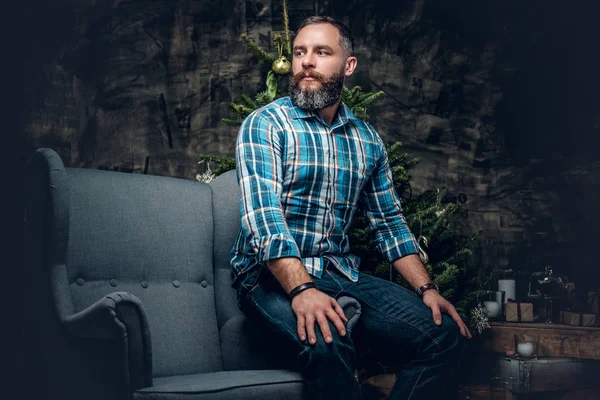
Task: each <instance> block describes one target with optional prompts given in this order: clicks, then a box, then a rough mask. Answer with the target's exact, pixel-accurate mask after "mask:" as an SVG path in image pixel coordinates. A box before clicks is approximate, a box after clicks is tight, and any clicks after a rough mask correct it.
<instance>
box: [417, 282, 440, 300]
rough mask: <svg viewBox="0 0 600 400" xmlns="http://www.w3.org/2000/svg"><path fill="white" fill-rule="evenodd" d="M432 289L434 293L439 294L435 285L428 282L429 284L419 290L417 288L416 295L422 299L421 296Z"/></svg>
mask: <svg viewBox="0 0 600 400" xmlns="http://www.w3.org/2000/svg"><path fill="white" fill-rule="evenodd" d="M432 289H435V290H436V291H438V292H439V290H438V286H437V285H436V284H435V283H433V282H429V283H426V284H424V285H423V286H421V287H420V288H417V294H418V295H419V297H423V294H424V293H425V292H426V291H428V290H432Z"/></svg>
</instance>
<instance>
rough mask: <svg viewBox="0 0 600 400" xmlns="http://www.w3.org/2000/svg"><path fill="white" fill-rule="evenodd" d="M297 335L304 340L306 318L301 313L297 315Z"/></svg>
mask: <svg viewBox="0 0 600 400" xmlns="http://www.w3.org/2000/svg"><path fill="white" fill-rule="evenodd" d="M296 317H297V328H298V337H299V338H300V340H302V341H303V342H304V341H305V340H306V319H305V318H304V316H302V315H297V316H296Z"/></svg>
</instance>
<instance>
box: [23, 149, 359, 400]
mask: <svg viewBox="0 0 600 400" xmlns="http://www.w3.org/2000/svg"><path fill="white" fill-rule="evenodd" d="M238 193H239V189H238V187H237V183H236V180H235V173H234V172H233V171H230V172H228V173H226V174H223V175H222V176H220V177H219V178H217V179H216V180H215V181H213V182H211V184H203V183H197V182H194V181H188V180H182V179H175V178H168V177H158V176H147V175H141V174H126V173H120V172H109V171H100V170H90V169H77V168H67V169H65V168H64V166H63V163H62V161H61V160H60V158H59V156H58V155H57V154H56V153H55V152H54V151H53V150H50V149H40V150H38V151H37V152H36V153H35V154H34V155H33V156H32V157H31V159H30V160H29V161H28V163H27V167H26V200H27V207H26V241H27V248H28V252H27V261H28V262H27V272H28V274H31V278H32V279H31V281H32V282H35V284H34V286H33V287H32V288H30V290H34V291H35V293H36V296H35V298H36V299H39V300H38V301H36V302H35V307H34V308H33V309H32V310H30V311H29V312H30V314H29V316H30V318H29V319H28V320H29V324H30V325H29V329H31V330H32V331H34V332H36V333H38V335H37V338H36V341H35V343H34V345H35V351H36V354H37V357H36V358H37V359H38V361H39V363H40V369H39V370H40V373H41V374H42V375H43V376H44V377H45V380H44V385H45V386H44V390H43V391H44V393H45V394H48V396H50V397H52V398H61V399H132V398H133V399H254V398H261V399H262V398H268V399H279V398H281V399H284V398H285V399H286V400H291V399H300V398H302V391H303V387H304V383H303V380H302V378H301V376H300V375H299V374H298V373H297V372H294V371H293V363H292V361H293V360H288V359H287V358H286V357H284V356H283V355H284V354H285V348H284V347H282V346H281V344H279V343H278V342H277V340H276V339H275V338H271V337H269V336H267V335H265V334H264V333H263V332H262V331H260V330H258V329H257V328H256V327H255V326H254V325H253V324H252V322H251V321H249V320H247V319H246V318H245V317H244V316H243V315H242V314H241V313H240V311H239V309H238V307H237V304H236V299H235V293H234V291H233V289H232V288H231V278H232V276H231V270H230V268H229V262H228V261H229V251H230V248H231V245H232V243H233V240H234V237H235V234H236V233H237V230H238V229H239V208H238V207H239V205H238V204H239V194H238ZM340 301H341V302H347V306H346V307H345V310H346V313H347V315H352V314H354V318H353V319H352V321H353V322H355V320H356V318H358V315H359V314H360V309H359V306H358V303H356V302H354V301H353V300H351V299H343V300H340Z"/></svg>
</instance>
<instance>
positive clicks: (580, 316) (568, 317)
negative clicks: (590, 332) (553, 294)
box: [560, 311, 596, 326]
mask: <svg viewBox="0 0 600 400" xmlns="http://www.w3.org/2000/svg"><path fill="white" fill-rule="evenodd" d="M560 322H561V323H563V324H566V325H572V326H594V324H595V323H596V316H595V315H594V314H586V313H578V312H572V311H561V312H560Z"/></svg>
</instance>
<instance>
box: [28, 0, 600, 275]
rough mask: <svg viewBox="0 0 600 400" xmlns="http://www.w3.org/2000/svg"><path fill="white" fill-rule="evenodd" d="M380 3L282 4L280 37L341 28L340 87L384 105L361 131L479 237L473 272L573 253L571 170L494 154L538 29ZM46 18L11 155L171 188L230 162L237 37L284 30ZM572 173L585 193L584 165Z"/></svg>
mask: <svg viewBox="0 0 600 400" xmlns="http://www.w3.org/2000/svg"><path fill="white" fill-rule="evenodd" d="M389 3H390V2H389V1H384V0H373V1H367V0H350V1H347V0H344V1H341V0H329V1H318V0H317V1H314V0H311V1H308V0H297V1H293V0H290V4H289V8H290V20H291V27H292V28H294V27H295V26H297V25H298V24H299V22H300V21H301V20H302V19H303V18H304V17H306V16H308V15H313V14H327V15H333V16H335V17H337V18H339V19H341V20H342V21H344V22H345V23H347V24H348V25H349V26H350V27H351V28H352V30H353V31H354V33H355V36H356V47H357V51H356V53H357V56H358V59H359V65H358V69H357V72H356V74H355V75H354V76H353V77H351V79H350V80H349V82H348V85H349V86H352V85H355V84H359V85H361V86H362V87H363V88H364V89H367V90H373V91H375V90H383V91H385V93H386V95H385V97H384V98H383V100H381V101H380V102H379V103H377V104H376V105H374V106H373V107H372V108H371V109H370V110H369V115H370V120H371V122H372V123H373V124H374V125H375V127H376V128H377V129H378V131H379V132H380V134H381V135H382V137H383V138H384V140H385V141H386V142H394V141H398V140H399V141H402V142H403V143H404V144H405V149H406V150H407V151H408V152H410V153H411V154H412V155H414V156H417V157H419V158H420V159H421V162H420V163H419V164H418V165H417V166H416V167H414V170H413V175H414V181H413V190H414V193H415V194H418V193H420V192H422V191H423V190H426V189H429V188H432V187H436V186H442V185H443V186H445V187H446V188H447V189H448V200H450V201H456V202H458V203H460V204H461V205H462V209H461V220H462V223H463V226H464V230H465V233H468V232H472V231H473V230H475V229H482V230H483V233H482V236H481V241H480V248H479V250H480V251H478V252H477V256H478V257H479V258H480V261H481V262H482V263H484V264H486V265H493V266H494V267H498V268H505V267H516V268H528V269H539V268H541V267H543V264H544V263H547V262H549V261H550V262H552V260H553V259H556V256H557V255H556V254H554V253H553V249H556V248H558V247H557V246H563V247H568V245H569V244H572V243H573V242H574V241H575V239H574V236H573V231H574V230H573V228H572V225H573V224H572V223H570V222H569V221H570V218H571V215H569V214H565V213H564V212H561V211H560V210H561V209H562V208H564V205H561V199H563V200H564V194H561V193H560V191H559V188H560V187H563V186H564V185H563V184H564V183H565V182H566V181H567V180H568V177H569V176H572V173H571V172H572V171H573V163H570V162H567V163H563V164H562V165H563V166H564V169H563V170H554V171H553V172H551V173H550V172H549V170H548V169H547V166H548V165H549V164H552V163H553V162H554V161H555V159H556V157H554V158H553V157H546V155H545V154H544V153H542V154H539V153H538V154H534V156H532V157H525V158H521V159H520V160H518V162H517V161H516V159H515V157H514V154H515V153H514V151H513V150H514V149H511V147H510V146H508V145H507V141H508V140H509V139H508V138H514V135H515V129H511V128H510V127H511V126H513V127H514V123H513V125H511V124H504V125H502V123H501V121H500V119H501V116H500V113H499V112H498V107H499V106H500V105H502V104H504V107H505V108H507V107H508V110H509V111H508V114H510V112H511V108H510V104H512V103H511V102H509V100H507V99H506V97H507V91H510V93H511V96H512V99H514V98H515V97H517V98H518V96H519V93H521V92H519V90H518V88H517V89H515V88H514V85H513V86H511V82H514V81H515V76H517V75H518V74H519V73H521V74H522V73H523V72H522V71H524V70H525V71H526V70H527V67H528V65H529V64H528V62H530V61H528V60H529V59H528V56H527V55H528V54H529V52H530V51H532V49H534V48H535V43H533V42H531V41H530V34H531V35H533V36H535V34H536V32H537V33H538V34H544V33H545V32H548V30H547V28H546V27H540V26H541V25H540V26H537V28H536V25H532V19H525V20H524V21H523V20H519V19H518V18H516V17H517V16H520V15H521V10H520V8H519V6H518V3H519V2H516V1H515V2H507V3H503V4H504V5H499V4H496V2H492V1H466V2H457V3H454V2H442V1H434V0H411V1H402V2H395V3H393V4H389ZM449 3H452V5H451V4H449ZM52 10H54V9H53V8H52V9H51V8H48V9H47V10H45V11H47V12H48V13H49V14H50V15H48V16H47V18H44V16H43V15H40V13H42V14H43V13H44V10H39V9H38V10H37V13H36V16H37V18H38V19H39V21H40V24H41V26H42V28H40V29H44V32H40V34H41V35H46V37H45V40H44V37H43V36H42V37H41V38H40V41H38V42H36V43H35V44H31V46H32V50H31V53H30V57H29V59H28V60H27V61H28V64H26V66H25V68H26V72H27V74H28V77H29V79H28V81H27V82H26V83H25V88H24V92H25V94H26V98H27V101H26V102H25V106H24V112H23V114H22V116H23V117H22V122H23V123H22V127H23V134H24V135H25V137H26V146H25V148H24V149H22V151H23V152H27V153H30V152H32V151H33V150H34V149H35V148H38V147H43V146H45V147H51V148H53V149H55V150H56V151H57V152H59V154H60V155H61V156H62V158H63V160H65V162H66V163H67V164H68V165H70V166H74V167H84V168H101V169H111V170H120V171H125V172H134V173H148V174H155V175H168V176H176V177H181V178H185V179H194V176H195V175H196V173H197V172H199V169H200V168H201V166H199V165H198V161H199V160H200V156H201V154H213V155H232V154H233V143H234V141H235V137H236V133H237V132H236V129H235V128H232V127H230V126H227V125H225V124H223V123H221V122H220V120H221V118H223V117H232V116H233V114H232V112H231V111H230V110H229V108H228V105H229V103H230V102H231V101H234V100H236V99H237V97H238V96H239V95H240V94H242V93H247V94H251V93H255V92H256V91H257V90H258V89H260V88H261V85H262V79H263V78H262V77H264V76H265V74H266V71H267V68H268V67H267V66H265V65H263V64H261V63H259V62H258V60H257V59H256V58H255V57H253V56H251V55H250V54H249V52H248V51H247V49H246V47H245V45H244V44H243V42H242V41H241V40H240V38H239V37H240V34H241V33H244V32H246V33H248V34H249V36H250V37H251V38H253V39H255V40H257V41H258V42H259V43H260V44H261V45H263V46H265V47H267V48H269V47H270V38H271V37H272V35H273V33H275V32H278V31H281V30H282V29H283V25H282V12H281V5H280V3H279V1H278V0H256V1H249V0H205V1H200V0H196V1H192V0H180V1H174V2H162V1H152V0H140V1H135V2H133V1H118V0H117V1H114V2H113V3H112V4H109V3H106V2H101V1H99V0H88V1H85V2H76V3H74V4H68V3H64V5H63V6H62V7H58V10H59V11H52ZM34 12H35V11H34ZM52 13H54V15H52ZM48 21H54V22H55V23H52V24H51V23H49V22H48ZM55 24H58V25H60V26H58V28H57V29H56V30H55V29H54V25H55ZM39 26H40V25H38V27H39ZM532 27H533V28H532ZM536 29H537V31H536ZM530 31H531V32H530ZM53 35H54V37H53ZM538 36H539V35H538ZM541 40H542V43H544V41H543V40H544V39H543V38H542V39H541ZM548 40H550V39H548ZM36 46H37V47H36ZM503 101H504V103H502V102H503ZM511 101H512V100H511ZM507 102H508V103H509V105H506V103H507ZM506 113H507V112H506V111H505V114H506ZM588 117H589V115H588ZM596 117H597V113H596V114H595V117H594V118H596ZM505 118H506V117H505ZM596 121H598V120H596ZM507 127H508V128H507ZM598 129H599V128H598V124H597V122H596V125H595V127H593V128H592V130H590V132H592V133H593V132H595V133H596V134H597V133H598ZM567 136H568V135H567ZM571 153H573V152H571ZM571 155H572V154H571ZM581 165H583V167H582V168H583V170H584V171H585V174H584V175H585V176H586V178H585V179H586V182H589V181H590V180H594V179H595V178H594V177H595V176H596V175H595V172H593V171H595V170H594V169H591V167H590V165H591V164H590V163H588V162H587V161H584V162H583V164H580V166H581ZM590 171H592V172H590ZM569 174H571V175H569ZM590 206H593V205H590ZM534 243H544V244H543V246H542V248H539V247H538V248H536V249H535V250H532V246H533V244H534ZM542 254H543V255H542ZM563 255H564V254H563ZM563 258H564V257H562V258H561V259H563ZM570 262H573V260H571V261H570ZM527 264H528V265H527Z"/></svg>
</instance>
